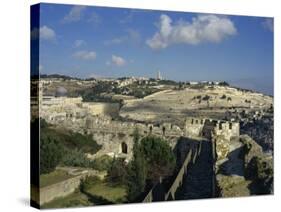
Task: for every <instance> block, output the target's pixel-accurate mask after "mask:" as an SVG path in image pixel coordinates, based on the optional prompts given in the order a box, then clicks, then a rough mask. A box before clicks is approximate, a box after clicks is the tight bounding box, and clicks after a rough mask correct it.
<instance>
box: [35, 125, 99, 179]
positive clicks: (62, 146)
mask: <svg viewBox="0 0 281 212" xmlns="http://www.w3.org/2000/svg"><path fill="white" fill-rule="evenodd" d="M100 148H101V147H100V145H98V144H97V143H96V141H95V140H93V139H92V136H90V135H82V134H80V133H73V132H70V131H68V130H65V129H64V130H58V129H55V128H52V127H51V126H49V125H48V124H47V123H46V121H45V120H43V119H42V120H41V121H40V174H46V173H50V172H52V171H54V169H55V168H56V166H58V165H66V166H81V167H91V168H94V167H95V161H90V160H89V159H87V158H86V155H85V153H91V154H94V153H96V152H97V151H98V150H99V149H100Z"/></svg>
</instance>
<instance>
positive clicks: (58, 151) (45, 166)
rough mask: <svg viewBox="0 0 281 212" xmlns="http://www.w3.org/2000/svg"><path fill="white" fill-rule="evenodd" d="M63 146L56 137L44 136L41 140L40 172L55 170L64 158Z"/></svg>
mask: <svg viewBox="0 0 281 212" xmlns="http://www.w3.org/2000/svg"><path fill="white" fill-rule="evenodd" d="M63 152H64V148H63V146H62V145H61V144H60V143H59V142H58V141H57V140H55V139H52V138H49V137H43V138H41V141H40V174H46V173H49V172H51V171H53V170H55V168H56V166H57V165H58V164H59V162H60V161H61V159H62V156H63Z"/></svg>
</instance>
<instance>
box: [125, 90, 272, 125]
mask: <svg viewBox="0 0 281 212" xmlns="http://www.w3.org/2000/svg"><path fill="white" fill-rule="evenodd" d="M271 104H273V98H272V97H270V96H266V95H263V94H261V93H255V92H251V91H245V90H241V89H237V88H232V87H228V86H205V87H203V88H200V89H199V88H197V89H195V88H185V89H183V90H165V91H160V92H158V93H155V94H152V95H150V96H147V97H145V98H143V99H137V100H131V101H127V102H126V104H125V105H124V106H123V107H122V109H121V111H120V115H121V116H122V117H124V118H128V119H133V120H139V121H150V122H153V121H154V120H158V121H167V122H179V121H182V120H183V118H184V117H186V116H199V117H200V116H203V117H210V118H223V117H224V116H225V113H226V112H227V111H231V110H232V111H234V110H240V111H242V110H247V111H252V110H262V109H267V108H269V107H270V106H271Z"/></svg>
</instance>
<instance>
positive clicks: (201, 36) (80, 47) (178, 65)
mask: <svg viewBox="0 0 281 212" xmlns="http://www.w3.org/2000/svg"><path fill="white" fill-rule="evenodd" d="M40 12H41V15H40V30H39V32H40V68H39V69H40V71H41V73H44V74H52V73H58V74H65V75H70V76H77V77H83V78H84V77H120V76H145V77H155V75H156V72H157V71H158V70H159V71H161V73H162V75H163V77H164V78H166V79H173V80H177V81H189V80H225V81H228V82H230V83H232V84H234V85H237V86H241V87H244V88H250V89H255V90H257V91H261V92H264V93H267V94H273V19H270V18H262V17H248V16H226V15H214V14H197V13H185V12H169V11H150V10H135V9H134V10H132V9H120V8H105V7H92V6H91V7H90V6H89V7H86V6H71V5H59V4H41V7H40Z"/></svg>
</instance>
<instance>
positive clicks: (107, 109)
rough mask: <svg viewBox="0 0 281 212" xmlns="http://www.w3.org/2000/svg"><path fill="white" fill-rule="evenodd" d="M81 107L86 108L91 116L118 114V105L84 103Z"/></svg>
mask: <svg viewBox="0 0 281 212" xmlns="http://www.w3.org/2000/svg"><path fill="white" fill-rule="evenodd" d="M82 107H84V108H87V109H88V111H89V113H90V114H91V115H101V114H102V115H110V116H115V115H117V114H118V113H119V108H120V104H119V103H107V102H85V103H83V104H82Z"/></svg>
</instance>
